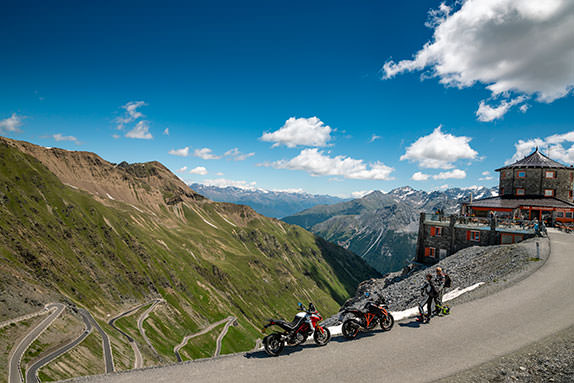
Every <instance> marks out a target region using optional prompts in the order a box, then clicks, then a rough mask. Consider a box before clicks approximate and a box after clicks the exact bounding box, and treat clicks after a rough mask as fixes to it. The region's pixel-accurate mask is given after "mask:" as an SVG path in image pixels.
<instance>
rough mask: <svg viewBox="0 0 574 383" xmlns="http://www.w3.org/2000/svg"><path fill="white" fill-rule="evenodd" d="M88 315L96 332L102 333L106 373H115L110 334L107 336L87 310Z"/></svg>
mask: <svg viewBox="0 0 574 383" xmlns="http://www.w3.org/2000/svg"><path fill="white" fill-rule="evenodd" d="M86 314H87V315H88V317H89V318H90V320H91V321H92V324H93V325H94V327H95V328H96V330H97V331H98V332H99V333H100V336H101V337H102V349H103V354H104V366H105V369H106V370H105V371H106V373H109V372H114V370H115V366H114V354H113V353H112V346H111V343H110V338H109V337H108V334H106V332H105V331H104V329H103V328H102V327H101V326H100V325H99V323H98V322H97V321H96V319H95V318H94V317H93V316H92V314H91V313H90V312H89V311H87V310H86Z"/></svg>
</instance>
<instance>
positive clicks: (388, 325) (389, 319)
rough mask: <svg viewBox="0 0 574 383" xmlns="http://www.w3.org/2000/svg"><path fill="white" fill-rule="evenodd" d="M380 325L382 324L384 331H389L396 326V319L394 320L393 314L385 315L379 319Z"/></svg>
mask: <svg viewBox="0 0 574 383" xmlns="http://www.w3.org/2000/svg"><path fill="white" fill-rule="evenodd" d="M379 323H380V324H381V329H383V331H389V330H390V329H392V328H393V325H394V324H395V318H393V316H392V315H391V314H388V315H383V316H381V317H380V318H379Z"/></svg>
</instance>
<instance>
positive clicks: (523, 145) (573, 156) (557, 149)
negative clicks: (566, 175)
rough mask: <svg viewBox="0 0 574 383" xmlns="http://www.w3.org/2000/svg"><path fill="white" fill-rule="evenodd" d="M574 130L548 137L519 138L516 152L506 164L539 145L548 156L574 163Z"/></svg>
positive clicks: (525, 154)
mask: <svg viewBox="0 0 574 383" xmlns="http://www.w3.org/2000/svg"><path fill="white" fill-rule="evenodd" d="M572 143H574V131H572V132H567V133H564V134H553V135H551V136H548V137H546V138H531V139H529V140H518V142H517V143H515V144H514V148H515V152H514V155H513V156H512V158H511V159H509V160H508V161H506V162H505V164H506V165H508V164H511V163H513V162H516V161H519V160H521V159H523V158H524V157H526V156H527V155H529V154H530V153H532V152H533V151H534V150H535V149H536V148H537V147H538V148H540V150H541V151H542V152H543V153H544V154H546V155H547V156H548V157H550V158H552V159H554V160H556V161H561V162H564V163H567V164H570V165H572V164H574V144H572Z"/></svg>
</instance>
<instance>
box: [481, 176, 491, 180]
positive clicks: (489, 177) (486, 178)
mask: <svg viewBox="0 0 574 383" xmlns="http://www.w3.org/2000/svg"><path fill="white" fill-rule="evenodd" d="M493 179H494V177H492V176H486V177H480V178H479V179H478V180H479V181H490V180H493Z"/></svg>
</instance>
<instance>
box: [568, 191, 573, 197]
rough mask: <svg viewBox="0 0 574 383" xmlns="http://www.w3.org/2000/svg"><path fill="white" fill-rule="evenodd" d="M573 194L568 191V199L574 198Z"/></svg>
mask: <svg viewBox="0 0 574 383" xmlns="http://www.w3.org/2000/svg"><path fill="white" fill-rule="evenodd" d="M573 194H574V193H573V192H572V190H570V191H569V192H568V197H570V199H572V198H574V196H573Z"/></svg>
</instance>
